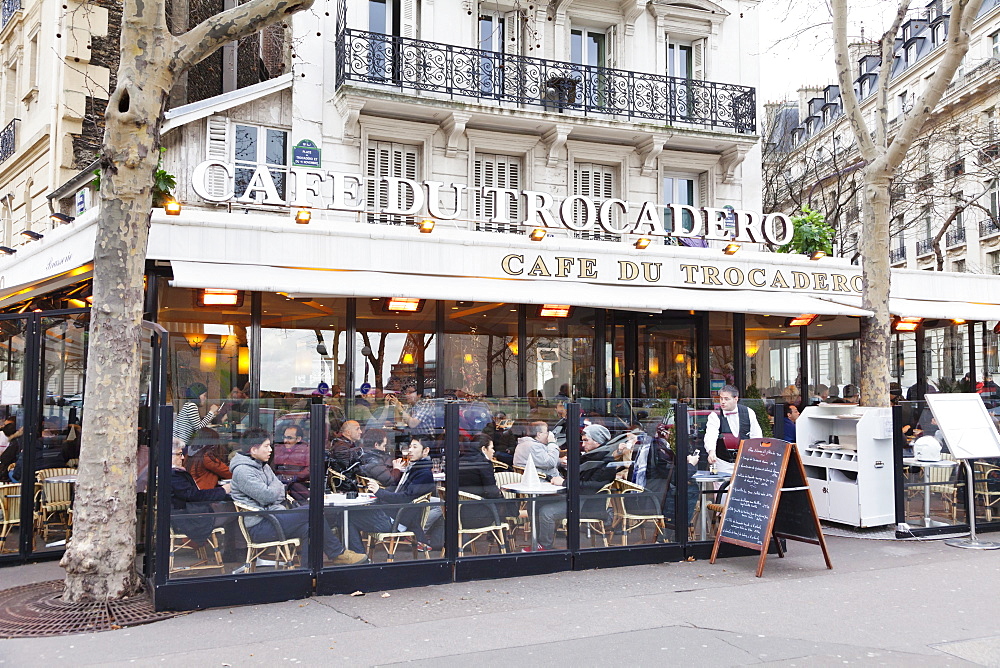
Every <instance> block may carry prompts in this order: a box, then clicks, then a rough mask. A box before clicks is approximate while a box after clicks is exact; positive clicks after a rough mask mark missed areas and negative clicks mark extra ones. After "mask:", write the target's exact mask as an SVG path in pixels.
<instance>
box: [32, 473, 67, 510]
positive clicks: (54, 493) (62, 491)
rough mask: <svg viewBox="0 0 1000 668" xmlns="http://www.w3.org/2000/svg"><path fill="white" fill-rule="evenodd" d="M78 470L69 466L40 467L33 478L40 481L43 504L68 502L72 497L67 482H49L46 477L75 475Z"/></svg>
mask: <svg viewBox="0 0 1000 668" xmlns="http://www.w3.org/2000/svg"><path fill="white" fill-rule="evenodd" d="M77 473H78V471H77V470H76V469H71V468H68V467H66V468H52V469H42V470H41V471H38V472H37V473H35V479H36V480H37V481H38V482H40V483H42V494H43V499H44V503H45V504H52V503H69V502H70V500H71V499H72V498H73V497H72V494H71V489H70V483H68V482H49V481H48V479H49V478H52V477H54V476H60V475H76V474H77Z"/></svg>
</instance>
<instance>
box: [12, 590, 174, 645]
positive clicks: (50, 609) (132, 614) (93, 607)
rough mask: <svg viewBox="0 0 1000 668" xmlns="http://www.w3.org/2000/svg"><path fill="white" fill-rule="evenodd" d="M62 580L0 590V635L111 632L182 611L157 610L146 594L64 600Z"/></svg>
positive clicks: (168, 616)
mask: <svg viewBox="0 0 1000 668" xmlns="http://www.w3.org/2000/svg"><path fill="white" fill-rule="evenodd" d="M63 586H64V585H63V581H62V580H51V581H49V582H36V583H34V584H29V585H24V586H22V587H14V588H13V589H6V590H3V591H0V638H42V637H46V636H61V635H70V634H74V633H94V632H97V631H111V630H113V629H120V628H124V627H126V626H138V625H139V624H148V623H150V622H157V621H160V620H161V619H169V618H170V617H176V616H177V615H180V614H184V613H178V612H157V611H156V610H154V609H153V603H152V601H151V600H150V599H149V597H148V596H146V595H144V594H139V595H137V596H134V597H132V598H129V599H125V600H122V601H108V602H96V603H95V602H87V603H68V602H66V601H63V600H62V598H61V596H62V593H63Z"/></svg>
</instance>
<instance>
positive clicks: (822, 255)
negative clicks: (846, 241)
mask: <svg viewBox="0 0 1000 668" xmlns="http://www.w3.org/2000/svg"><path fill="white" fill-rule="evenodd" d="M825 257H826V251H821V250H818V251H813V253H812V255H810V256H809V259H810V260H822V259H823V258H825Z"/></svg>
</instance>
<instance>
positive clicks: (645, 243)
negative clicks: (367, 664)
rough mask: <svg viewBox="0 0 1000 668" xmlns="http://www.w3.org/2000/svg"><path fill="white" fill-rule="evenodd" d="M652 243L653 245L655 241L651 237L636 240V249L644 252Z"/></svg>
mask: <svg viewBox="0 0 1000 668" xmlns="http://www.w3.org/2000/svg"><path fill="white" fill-rule="evenodd" d="M651 243H653V240H652V239H650V238H649V237H639V238H638V239H636V242H635V247H636V248H638V249H639V250H644V249H646V248H649V244H651Z"/></svg>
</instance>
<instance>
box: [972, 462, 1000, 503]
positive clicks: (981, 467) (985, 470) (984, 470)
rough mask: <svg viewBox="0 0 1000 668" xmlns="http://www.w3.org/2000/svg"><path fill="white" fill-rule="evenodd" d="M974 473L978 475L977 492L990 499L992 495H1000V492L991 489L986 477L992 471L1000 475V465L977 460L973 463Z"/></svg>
mask: <svg viewBox="0 0 1000 668" xmlns="http://www.w3.org/2000/svg"><path fill="white" fill-rule="evenodd" d="M973 467H974V475H975V476H976V481H977V482H976V485H975V489H976V494H980V495H982V496H983V497H985V498H987V499H989V498H991V497H1000V492H995V491H992V490H990V486H989V484H988V483H987V482H986V479H987V478H988V477H989V475H990V474H991V473H995V475H997V476H1000V466H994V465H993V464H987V463H985V462H975V463H974V464H973Z"/></svg>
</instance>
